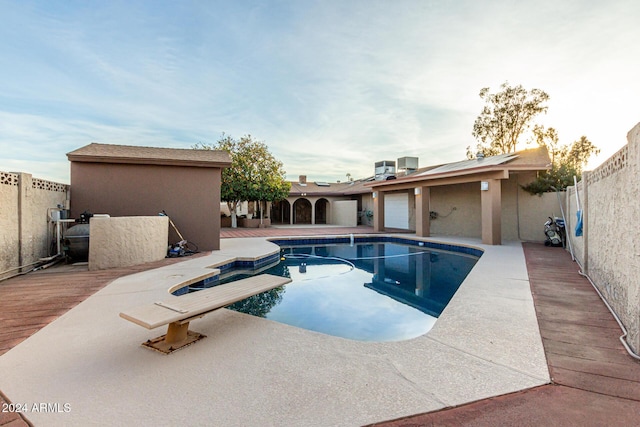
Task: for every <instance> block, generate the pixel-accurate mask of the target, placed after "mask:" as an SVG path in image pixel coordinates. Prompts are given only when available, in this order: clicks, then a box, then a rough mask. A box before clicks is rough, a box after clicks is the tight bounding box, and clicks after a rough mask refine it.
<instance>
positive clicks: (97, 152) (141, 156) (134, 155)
mask: <svg viewBox="0 0 640 427" xmlns="http://www.w3.org/2000/svg"><path fill="white" fill-rule="evenodd" d="M67 158H68V159H69V161H72V162H91V163H126V164H147V165H148V164H153V165H171V166H192V167H223V168H224V167H228V166H229V165H230V164H231V156H230V155H229V153H228V152H226V151H222V150H196V149H185V148H160V147H138V146H130V145H113V144H100V143H97V142H93V143H91V144H89V145H85V146H84V147H81V148H78V149H77V150H74V151H71V152H69V153H67Z"/></svg>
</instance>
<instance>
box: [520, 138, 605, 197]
mask: <svg viewBox="0 0 640 427" xmlns="http://www.w3.org/2000/svg"><path fill="white" fill-rule="evenodd" d="M533 134H534V139H535V141H536V142H537V143H538V145H539V146H541V147H547V150H548V151H549V156H550V157H551V168H550V169H549V170H546V171H544V172H540V173H538V177H537V178H536V180H535V181H533V182H531V183H529V184H527V185H523V186H522V188H523V189H524V190H525V191H527V192H529V193H531V194H542V193H546V192H549V191H555V190H558V191H562V190H565V189H566V188H567V187H568V186H571V185H573V177H574V176H575V177H576V178H577V179H578V180H580V179H581V178H582V170H583V168H584V166H585V165H586V164H587V162H588V161H589V158H590V157H591V155H592V154H598V153H599V152H600V150H599V149H598V148H597V147H596V146H595V145H593V143H592V142H591V141H589V140H588V139H587V137H586V136H581V137H580V139H579V140H577V141H574V142H573V143H572V144H571V145H570V146H567V145H560V144H559V143H558V132H557V131H556V130H555V129H554V128H548V129H545V128H544V127H542V126H535V127H534V129H533Z"/></svg>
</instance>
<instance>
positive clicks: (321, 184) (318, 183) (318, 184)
mask: <svg viewBox="0 0 640 427" xmlns="http://www.w3.org/2000/svg"><path fill="white" fill-rule="evenodd" d="M316 185H317V186H318V187H330V186H331V184H329V183H328V182H318V181H316Z"/></svg>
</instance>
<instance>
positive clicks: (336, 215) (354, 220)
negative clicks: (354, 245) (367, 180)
mask: <svg viewBox="0 0 640 427" xmlns="http://www.w3.org/2000/svg"><path fill="white" fill-rule="evenodd" d="M331 218H332V222H331V224H334V225H344V226H348V227H355V226H357V225H358V202H357V201H355V200H335V201H333V202H332V203H331Z"/></svg>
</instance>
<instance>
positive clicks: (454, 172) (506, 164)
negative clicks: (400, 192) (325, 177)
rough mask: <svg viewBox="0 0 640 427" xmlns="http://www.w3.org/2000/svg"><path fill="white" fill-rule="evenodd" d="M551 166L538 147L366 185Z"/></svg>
mask: <svg viewBox="0 0 640 427" xmlns="http://www.w3.org/2000/svg"><path fill="white" fill-rule="evenodd" d="M550 166H551V160H550V159H549V153H548V151H547V148H546V147H537V148H532V149H528V150H522V151H517V152H515V153H508V154H500V155H497V156H491V157H486V158H484V159H473V160H464V161H461V162H454V163H447V164H443V165H437V166H431V167H427V168H424V169H419V170H418V171H416V172H415V173H412V174H410V175H406V176H403V177H398V178H397V179H394V180H390V181H373V182H368V183H366V184H365V185H366V186H368V187H382V186H391V185H398V184H404V183H410V182H418V181H422V182H424V181H430V180H436V179H443V178H454V177H465V176H467V177H468V178H469V181H473V175H479V174H484V173H488V172H503V173H505V174H508V173H510V172H526V171H541V170H547V169H549V167H550Z"/></svg>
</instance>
